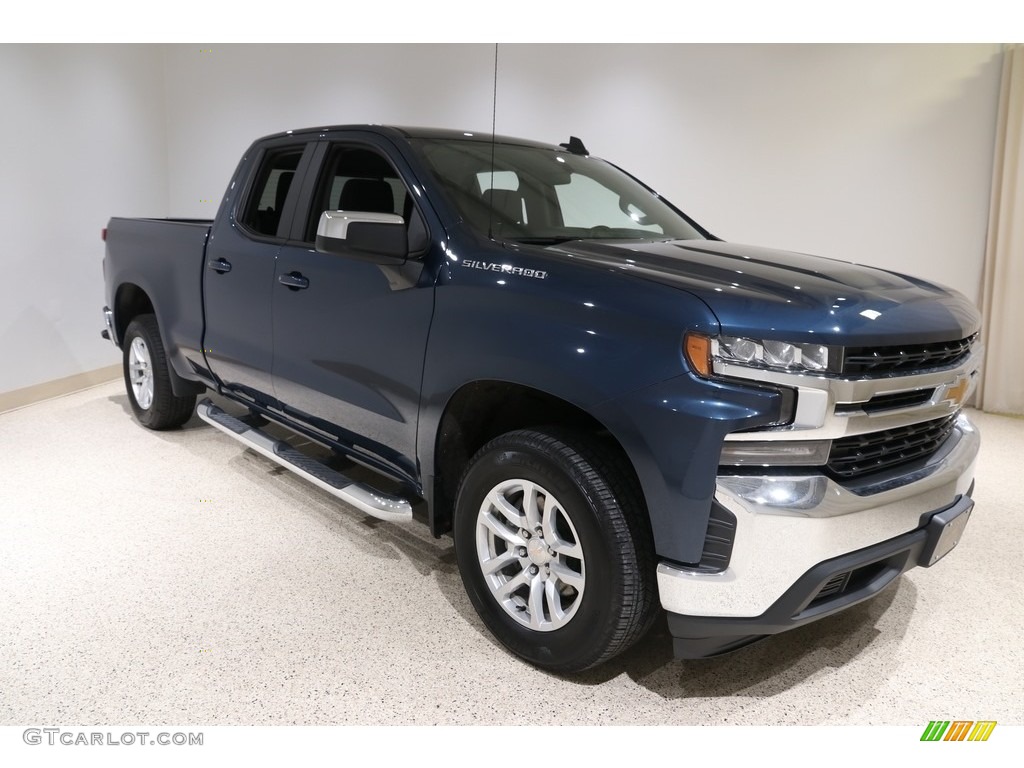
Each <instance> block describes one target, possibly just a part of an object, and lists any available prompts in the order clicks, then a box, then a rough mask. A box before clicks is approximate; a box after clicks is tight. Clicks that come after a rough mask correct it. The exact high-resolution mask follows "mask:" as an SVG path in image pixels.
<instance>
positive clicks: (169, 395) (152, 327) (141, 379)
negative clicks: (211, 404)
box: [121, 315, 196, 429]
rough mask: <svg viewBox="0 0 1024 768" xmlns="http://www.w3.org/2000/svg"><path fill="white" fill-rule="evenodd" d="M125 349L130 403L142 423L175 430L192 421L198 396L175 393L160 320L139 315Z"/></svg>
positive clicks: (123, 348) (125, 380)
mask: <svg viewBox="0 0 1024 768" xmlns="http://www.w3.org/2000/svg"><path fill="white" fill-rule="evenodd" d="M121 347H122V350H123V353H124V355H123V364H124V384H125V389H126V390H127V391H128V402H129V404H130V405H131V408H132V412H133V413H134V414H135V418H137V419H138V420H139V423H141V424H142V425H143V426H146V427H149V428H150V429H173V428H174V427H180V426H181V425H182V424H184V423H185V422H186V421H188V420H189V418H191V416H192V411H193V409H194V408H195V405H196V396H195V395H187V396H185V397H177V396H176V395H175V394H174V390H173V389H172V388H171V377H170V369H169V368H168V362H167V356H166V354H165V353H164V345H163V342H162V341H161V339H160V330H159V328H158V327H157V324H156V318H155V317H154V316H153V315H139V316H138V317H136V318H135V319H134V320H132V321H131V322H130V323H129V324H128V328H127V329H126V330H125V333H124V341H123V342H122V344H121Z"/></svg>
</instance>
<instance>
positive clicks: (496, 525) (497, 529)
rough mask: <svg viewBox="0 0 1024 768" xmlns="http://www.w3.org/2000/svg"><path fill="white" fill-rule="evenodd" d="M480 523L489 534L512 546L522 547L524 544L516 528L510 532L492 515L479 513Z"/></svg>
mask: <svg viewBox="0 0 1024 768" xmlns="http://www.w3.org/2000/svg"><path fill="white" fill-rule="evenodd" d="M480 523H481V525H483V526H485V527H486V528H487V530H489V531H490V532H491V533H493V534H494V535H495V536H497V537H498V538H499V539H502V540H503V541H507V542H508V543H509V544H510V545H512V546H522V545H523V544H525V543H526V542H524V541H523V540H522V538H521V537H520V536H519V529H518V528H517V529H516V530H514V531H513V530H510V529H509V528H508V527H507V526H505V525H504V524H503V523H502V522H501V521H500V520H498V519H497V518H496V517H495V516H494V515H492V514H489V513H481V515H480Z"/></svg>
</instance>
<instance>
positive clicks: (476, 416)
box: [428, 380, 649, 536]
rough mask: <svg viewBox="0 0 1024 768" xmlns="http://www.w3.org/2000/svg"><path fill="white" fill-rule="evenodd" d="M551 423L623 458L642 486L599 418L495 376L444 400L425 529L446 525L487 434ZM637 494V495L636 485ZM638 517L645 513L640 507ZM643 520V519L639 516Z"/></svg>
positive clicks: (446, 528)
mask: <svg viewBox="0 0 1024 768" xmlns="http://www.w3.org/2000/svg"><path fill="white" fill-rule="evenodd" d="M552 426H557V427H560V428H570V429H573V430H575V431H577V432H581V433H586V434H590V435H593V436H595V437H596V438H598V439H600V440H602V441H603V442H605V443H606V444H607V445H608V447H609V449H610V450H611V451H613V452H614V453H615V454H617V455H618V457H619V458H620V459H621V461H622V462H623V466H624V468H625V471H626V473H627V475H628V476H629V478H630V480H631V482H635V483H636V487H637V489H638V490H641V489H642V486H641V484H640V481H639V478H638V476H637V473H636V470H635V468H634V466H633V463H632V460H631V459H630V457H629V454H628V453H627V452H626V450H625V448H623V446H622V443H621V442H620V441H619V440H618V439H617V438H616V437H615V435H614V434H613V433H612V432H611V430H609V429H608V428H607V427H606V426H605V425H604V424H603V423H602V422H601V421H600V420H598V419H597V418H596V417H594V416H593V415H592V414H590V413H588V412H587V411H586V410H584V409H583V408H581V407H580V406H578V405H576V404H574V403H572V402H569V401H568V400H565V399H564V398H561V397H558V396H557V395H553V394H551V393H549V392H545V391H543V390H540V389H536V388H534V387H530V386H527V385H524V384H517V383H513V382H508V381H501V380H479V381H473V382H469V383H467V384H464V385H463V386H461V387H460V388H459V389H458V390H456V391H455V392H454V393H453V394H452V396H451V397H450V398H449V400H448V402H447V403H446V405H445V408H444V411H443V413H442V415H441V418H440V421H439V423H438V429H437V434H436V437H435V440H434V445H433V448H434V455H433V476H432V477H431V478H429V480H428V483H429V486H430V487H429V489H428V491H429V493H430V496H431V504H430V529H431V532H432V533H433V534H434V535H435V536H440V535H442V534H444V533H447V532H448V531H450V530H451V525H452V512H453V509H454V503H455V497H456V494H457V492H458V484H459V480H460V479H461V477H462V473H463V471H464V469H465V467H466V465H467V464H468V463H469V460H470V459H471V458H472V457H473V455H474V454H475V453H476V452H477V451H478V450H479V449H480V448H481V447H483V446H484V445H485V444H486V443H488V442H489V441H490V440H492V439H493V438H495V437H497V436H499V435H502V434H504V433H506V432H511V431H512V430H517V429H529V428H534V429H537V428H544V427H549V428H550V427H552ZM640 497H641V498H643V494H642V490H641V493H640ZM644 516H645V518H646V517H647V513H646V507H645V508H644ZM645 523H646V524H648V525H649V521H647V520H645Z"/></svg>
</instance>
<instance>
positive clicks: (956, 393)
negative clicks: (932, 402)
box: [946, 376, 971, 406]
mask: <svg viewBox="0 0 1024 768" xmlns="http://www.w3.org/2000/svg"><path fill="white" fill-rule="evenodd" d="M970 388H971V380H970V378H969V377H967V376H964V377H963V378H962V379H960V380H959V381H956V382H954V383H953V384H950V385H949V386H948V387H947V388H946V399H947V400H952V401H953V403H954V404H956V405H957V406H961V405H963V402H964V400H966V399H967V392H968V390H969V389H970Z"/></svg>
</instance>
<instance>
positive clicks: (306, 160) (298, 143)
mask: <svg viewBox="0 0 1024 768" xmlns="http://www.w3.org/2000/svg"><path fill="white" fill-rule="evenodd" d="M317 144H318V142H316V141H313V140H309V139H299V140H295V139H293V138H291V137H289V138H287V139H281V140H278V141H274V142H271V143H268V144H266V145H264V146H263V147H262V148H261V149H260V154H259V158H258V159H256V160H255V161H254V162H253V163H252V166H251V167H250V169H249V176H248V178H247V179H246V182H245V189H244V191H243V193H242V194H241V195H239V196H238V198H237V200H238V202H237V203H236V204H235V210H234V211H233V214H232V218H233V219H234V221H235V223H236V224H237V225H238V231H239V232H240V233H241V234H242V235H243V236H244V237H245V238H246V239H247V240H252V241H255V242H259V243H283V242H286V241H287V239H288V237H287V234H288V233H289V232H290V231H291V228H292V219H293V218H294V217H295V210H296V205H297V201H298V198H299V197H300V193H301V191H302V190H303V189H304V188H305V178H306V174H307V173H308V171H309V167H310V161H311V159H312V155H313V153H314V151H315V149H316V145H317ZM289 149H301V150H302V154H301V155H300V156H299V162H298V163H297V164H296V166H295V176H294V177H293V178H292V184H291V187H289V189H288V195H287V196H286V197H285V201H284V208H283V209H282V210H281V218H280V219H279V220H278V222H277V234H275V235H265V234H263V233H261V232H256V231H255V230H253V229H251V228H250V227H248V226H247V225H246V224H245V222H244V216H245V210H246V208H247V207H248V205H249V202H250V198H251V196H252V195H253V194H254V193H255V187H256V182H257V180H258V179H259V177H260V171H262V170H263V163H264V162H265V161H266V159H267V156H268V155H270V154H278V153H279V152H281V151H287V150H289Z"/></svg>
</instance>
